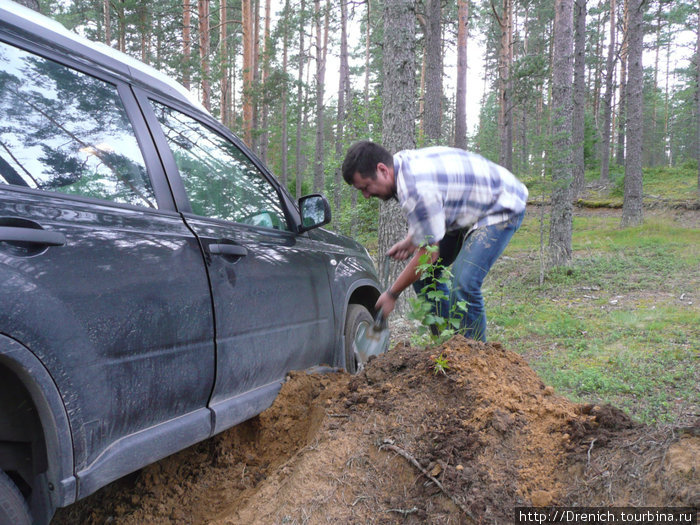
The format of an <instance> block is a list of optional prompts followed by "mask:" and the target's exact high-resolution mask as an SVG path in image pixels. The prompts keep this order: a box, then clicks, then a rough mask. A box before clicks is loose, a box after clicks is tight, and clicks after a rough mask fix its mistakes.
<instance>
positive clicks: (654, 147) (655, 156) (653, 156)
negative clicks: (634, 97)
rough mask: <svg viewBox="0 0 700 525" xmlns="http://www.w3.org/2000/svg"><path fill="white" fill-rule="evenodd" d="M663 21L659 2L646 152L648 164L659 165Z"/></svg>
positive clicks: (661, 144) (662, 139)
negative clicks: (647, 147) (649, 136)
mask: <svg viewBox="0 0 700 525" xmlns="http://www.w3.org/2000/svg"><path fill="white" fill-rule="evenodd" d="M662 23H663V4H662V3H661V2H659V5H658V9H657V11H656V46H655V48H656V49H655V51H654V92H653V93H654V94H653V97H652V99H651V130H650V131H651V140H650V141H649V142H648V144H649V145H650V147H649V151H648V152H646V153H647V155H646V159H647V160H646V162H645V164H647V165H648V166H658V165H659V164H660V162H659V159H660V157H661V153H662V152H661V151H660V148H662V147H663V143H664V138H665V137H662V136H661V135H660V134H659V111H658V104H657V94H658V87H659V54H660V53H661V47H662V44H661V24H662Z"/></svg>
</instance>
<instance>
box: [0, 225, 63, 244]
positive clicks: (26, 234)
mask: <svg viewBox="0 0 700 525" xmlns="http://www.w3.org/2000/svg"><path fill="white" fill-rule="evenodd" d="M0 241H5V242H27V243H30V244H43V245H45V246H63V245H64V244H66V236H65V235H63V234H62V233H61V232H56V231H47V230H38V229H35V228H21V227H17V226H0Z"/></svg>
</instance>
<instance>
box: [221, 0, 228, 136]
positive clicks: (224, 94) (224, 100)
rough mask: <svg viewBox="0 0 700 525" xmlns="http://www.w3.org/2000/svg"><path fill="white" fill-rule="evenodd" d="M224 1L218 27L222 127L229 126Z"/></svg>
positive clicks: (223, 0)
mask: <svg viewBox="0 0 700 525" xmlns="http://www.w3.org/2000/svg"><path fill="white" fill-rule="evenodd" d="M226 1H227V0H221V6H220V13H221V14H220V15H219V18H220V26H219V56H220V57H221V82H220V89H221V102H220V106H221V115H220V118H221V123H222V124H223V125H224V126H229V125H231V121H230V113H231V89H230V85H229V81H228V32H227V31H228V13H227V9H226Z"/></svg>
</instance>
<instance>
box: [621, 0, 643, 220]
mask: <svg viewBox="0 0 700 525" xmlns="http://www.w3.org/2000/svg"><path fill="white" fill-rule="evenodd" d="M627 2H628V6H629V7H628V26H627V50H628V67H629V72H628V75H627V89H626V90H627V97H626V98H627V124H626V129H627V154H626V156H625V195H624V200H623V202H622V221H621V225H622V227H626V226H636V225H638V224H641V223H642V222H644V214H643V207H642V197H643V188H642V144H643V140H642V139H643V137H642V128H643V125H644V118H643V113H642V111H643V96H642V88H643V84H644V71H643V69H642V51H643V45H644V25H643V24H644V21H643V16H644V5H645V2H646V0H627Z"/></svg>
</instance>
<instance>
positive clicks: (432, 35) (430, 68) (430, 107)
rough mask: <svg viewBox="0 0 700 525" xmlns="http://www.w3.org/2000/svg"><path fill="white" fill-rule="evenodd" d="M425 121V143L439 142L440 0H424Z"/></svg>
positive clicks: (440, 104)
mask: <svg viewBox="0 0 700 525" xmlns="http://www.w3.org/2000/svg"><path fill="white" fill-rule="evenodd" d="M426 11H427V12H426V20H425V22H426V23H425V58H426V61H425V99H424V100H425V106H424V108H425V111H424V114H423V119H424V123H425V138H426V144H428V145H436V144H439V143H440V135H441V131H442V29H441V28H442V24H441V22H442V20H441V19H442V9H441V0H426Z"/></svg>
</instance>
